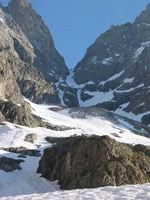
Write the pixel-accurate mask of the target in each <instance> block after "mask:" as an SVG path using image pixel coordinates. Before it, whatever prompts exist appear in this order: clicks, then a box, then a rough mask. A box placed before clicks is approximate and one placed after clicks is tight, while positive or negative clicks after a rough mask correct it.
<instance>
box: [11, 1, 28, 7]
mask: <svg viewBox="0 0 150 200" xmlns="http://www.w3.org/2000/svg"><path fill="white" fill-rule="evenodd" d="M12 6H14V7H16V8H18V7H20V8H21V7H22V8H26V7H31V4H30V3H29V1H28V0H10V2H9V7H12Z"/></svg>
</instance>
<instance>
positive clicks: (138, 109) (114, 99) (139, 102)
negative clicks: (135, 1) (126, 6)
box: [74, 5, 150, 123]
mask: <svg viewBox="0 0 150 200" xmlns="http://www.w3.org/2000/svg"><path fill="white" fill-rule="evenodd" d="M149 16H150V5H148V6H147V8H146V10H144V11H143V12H142V13H141V15H140V16H139V17H137V19H136V20H135V22H134V23H133V24H131V23H126V24H124V25H121V26H112V27H111V28H110V30H108V31H106V32H105V33H104V34H102V35H101V36H100V37H98V38H97V40H96V41H95V43H94V44H93V45H91V46H90V47H89V48H88V50H87V52H86V54H85V56H84V58H83V59H82V60H81V61H80V62H79V63H78V64H77V66H76V67H75V69H74V79H75V81H76V83H77V84H83V85H79V88H80V89H79V94H80V95H79V97H80V106H93V105H96V106H99V107H103V108H106V109H108V110H111V111H116V112H117V113H120V114H123V113H124V112H126V113H129V114H128V115H127V116H130V114H131V113H133V114H134V115H139V116H140V114H142V116H143V115H147V114H149V112H150V105H149V99H150V93H149V86H150V79H149V74H150V66H149V63H150V57H149V51H150V38H149V35H150V26H149V24H150V18H149ZM139 118H140V117H139ZM147 118H148V117H147ZM147 121H149V123H150V120H147Z"/></svg>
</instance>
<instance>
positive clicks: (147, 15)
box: [135, 3, 150, 24]
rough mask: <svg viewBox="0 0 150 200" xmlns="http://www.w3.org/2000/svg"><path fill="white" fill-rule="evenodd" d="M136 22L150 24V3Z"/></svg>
mask: <svg viewBox="0 0 150 200" xmlns="http://www.w3.org/2000/svg"><path fill="white" fill-rule="evenodd" d="M135 23H137V24H150V3H149V4H148V5H147V7H146V9H145V10H144V11H143V12H142V13H141V14H140V15H139V16H138V17H137V18H136V20H135Z"/></svg>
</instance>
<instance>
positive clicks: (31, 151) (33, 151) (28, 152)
mask: <svg viewBox="0 0 150 200" xmlns="http://www.w3.org/2000/svg"><path fill="white" fill-rule="evenodd" d="M1 149H3V150H5V151H9V152H12V153H20V154H21V156H34V157H40V156H41V153H40V151H39V150H37V149H27V148H26V147H22V146H21V147H8V148H1Z"/></svg>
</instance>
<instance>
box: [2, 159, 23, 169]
mask: <svg viewBox="0 0 150 200" xmlns="http://www.w3.org/2000/svg"><path fill="white" fill-rule="evenodd" d="M21 162H24V160H20V159H18V160H16V159H13V158H7V157H4V156H2V157H0V169H1V170H3V171H5V172H13V171H14V170H21V167H20V165H19V164H20V163H21Z"/></svg>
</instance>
